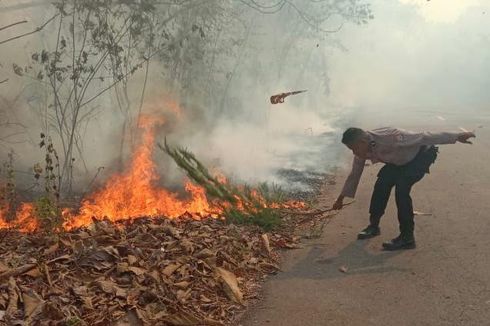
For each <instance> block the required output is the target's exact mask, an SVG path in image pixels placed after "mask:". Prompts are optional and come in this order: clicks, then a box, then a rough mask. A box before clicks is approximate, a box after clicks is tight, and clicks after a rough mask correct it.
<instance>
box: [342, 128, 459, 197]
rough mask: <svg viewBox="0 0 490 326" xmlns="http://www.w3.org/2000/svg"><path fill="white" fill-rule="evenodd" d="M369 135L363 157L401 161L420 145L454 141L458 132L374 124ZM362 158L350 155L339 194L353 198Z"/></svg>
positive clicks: (375, 159)
mask: <svg viewBox="0 0 490 326" xmlns="http://www.w3.org/2000/svg"><path fill="white" fill-rule="evenodd" d="M366 133H367V134H368V136H369V143H370V152H369V153H368V155H367V159H368V160H370V161H371V162H372V163H378V162H382V163H389V164H394V165H398V166H400V165H405V164H407V163H409V162H410V161H411V160H413V159H414V158H415V156H416V155H417V153H418V152H419V150H420V147H422V146H424V145H425V146H430V145H438V144H440V145H442V144H454V143H456V141H457V139H458V136H459V135H460V134H461V133H453V132H439V133H433V132H411V131H407V130H403V129H396V128H390V127H385V128H378V129H374V130H371V131H366ZM365 164H366V160H365V159H362V158H360V157H358V156H354V161H353V163H352V170H351V172H350V174H349V176H348V177H347V179H346V180H345V184H344V187H343V189H342V192H341V194H342V195H344V196H346V197H351V198H354V196H355V194H356V191H357V186H358V185H359V180H360V179H361V175H362V171H363V170H364V166H365Z"/></svg>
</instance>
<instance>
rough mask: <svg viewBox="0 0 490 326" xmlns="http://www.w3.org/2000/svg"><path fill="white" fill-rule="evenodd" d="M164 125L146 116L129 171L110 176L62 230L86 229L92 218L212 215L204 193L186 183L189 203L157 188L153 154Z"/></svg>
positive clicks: (160, 121)
mask: <svg viewBox="0 0 490 326" xmlns="http://www.w3.org/2000/svg"><path fill="white" fill-rule="evenodd" d="M163 123H164V121H163V119H159V118H153V117H149V116H144V117H142V118H141V119H140V121H139V126H140V128H142V129H143V130H144V132H143V137H142V138H143V139H142V144H141V145H140V147H139V148H138V149H137V150H136V151H135V153H134V154H133V157H132V160H131V164H130V166H129V167H128V169H127V170H126V171H125V172H124V173H122V174H116V175H114V176H112V177H111V178H110V179H109V180H108V181H107V183H106V184H105V186H104V187H103V188H102V189H101V190H99V191H97V192H95V193H94V194H92V195H90V196H89V197H88V198H86V199H85V200H84V201H83V202H82V205H81V207H80V210H79V214H75V215H72V214H69V213H68V214H67V215H68V216H69V219H68V222H67V223H66V224H65V228H67V229H72V228H76V227H81V226H87V225H89V224H91V223H92V218H106V219H108V220H110V221H118V220H122V219H133V218H137V217H142V216H147V217H156V216H165V217H168V218H176V217H179V216H182V215H184V214H185V213H190V214H192V215H197V216H202V215H206V214H207V212H209V211H211V207H210V204H209V202H208V201H207V199H206V195H205V191H204V189H202V188H201V187H199V186H195V185H193V184H192V183H190V182H187V183H186V185H185V190H186V191H187V192H188V193H189V194H190V197H191V198H190V199H188V200H182V199H179V198H178V196H177V194H175V193H172V192H169V191H168V190H166V189H164V188H160V187H158V186H157V183H158V181H159V180H160V177H159V175H158V173H157V171H156V165H155V163H154V161H153V159H152V154H153V150H154V143H155V129H156V127H158V126H160V125H162V124H163ZM70 215H72V216H70ZM207 215H209V214H207Z"/></svg>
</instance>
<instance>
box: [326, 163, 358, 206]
mask: <svg viewBox="0 0 490 326" xmlns="http://www.w3.org/2000/svg"><path fill="white" fill-rule="evenodd" d="M365 164H366V160H363V159H361V158H359V157H357V156H354V161H353V162H352V170H351V172H350V173H349V176H348V177H347V179H346V180H345V183H344V187H343V188H342V191H341V193H340V195H339V197H338V198H337V200H336V201H335V203H334V204H333V206H332V208H333V209H341V208H342V206H343V204H344V198H345V197H351V198H354V196H355V195H356V191H357V186H358V185H359V181H360V180H361V175H362V172H363V171H364V165H365Z"/></svg>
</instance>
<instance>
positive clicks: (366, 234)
mask: <svg viewBox="0 0 490 326" xmlns="http://www.w3.org/2000/svg"><path fill="white" fill-rule="evenodd" d="M380 233H381V232H380V231H379V226H376V225H369V226H368V227H367V228H365V229H364V230H362V231H361V232H359V234H358V235H357V239H359V240H364V239H370V238H374V237H375V236H377V235H380Z"/></svg>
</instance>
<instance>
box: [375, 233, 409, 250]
mask: <svg viewBox="0 0 490 326" xmlns="http://www.w3.org/2000/svg"><path fill="white" fill-rule="evenodd" d="M383 249H384V250H388V251H394V250H402V249H415V238H414V237H413V235H412V236H402V235H399V236H398V237H396V238H395V239H393V240H391V241H390V242H384V243H383Z"/></svg>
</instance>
